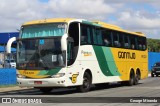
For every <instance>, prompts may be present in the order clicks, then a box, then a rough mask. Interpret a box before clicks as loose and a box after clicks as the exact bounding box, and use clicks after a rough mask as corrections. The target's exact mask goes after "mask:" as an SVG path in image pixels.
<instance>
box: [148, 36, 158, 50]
mask: <svg viewBox="0 0 160 106" xmlns="http://www.w3.org/2000/svg"><path fill="white" fill-rule="evenodd" d="M147 43H148V51H150V52H160V39H151V38H148V39H147Z"/></svg>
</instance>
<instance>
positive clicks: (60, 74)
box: [51, 73, 65, 78]
mask: <svg viewBox="0 0 160 106" xmlns="http://www.w3.org/2000/svg"><path fill="white" fill-rule="evenodd" d="M64 75H65V73H57V74H56V75H52V76H51V77H52V78H59V77H63V76H64Z"/></svg>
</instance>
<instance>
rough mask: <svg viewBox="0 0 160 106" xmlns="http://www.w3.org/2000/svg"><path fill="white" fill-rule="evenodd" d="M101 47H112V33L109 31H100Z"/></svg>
mask: <svg viewBox="0 0 160 106" xmlns="http://www.w3.org/2000/svg"><path fill="white" fill-rule="evenodd" d="M102 36H103V45H104V46H112V32H111V31H110V30H105V29H103V30H102Z"/></svg>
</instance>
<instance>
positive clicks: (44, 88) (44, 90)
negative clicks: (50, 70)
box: [38, 87, 53, 93]
mask: <svg viewBox="0 0 160 106" xmlns="http://www.w3.org/2000/svg"><path fill="white" fill-rule="evenodd" d="M38 89H39V90H40V91H41V92H43V93H50V92H51V91H52V90H53V88H51V87H41V88H38Z"/></svg>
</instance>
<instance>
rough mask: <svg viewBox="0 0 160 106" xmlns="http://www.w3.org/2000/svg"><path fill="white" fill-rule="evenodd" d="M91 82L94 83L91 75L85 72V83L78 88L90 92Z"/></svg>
mask: <svg viewBox="0 0 160 106" xmlns="http://www.w3.org/2000/svg"><path fill="white" fill-rule="evenodd" d="M91 84H92V78H91V75H90V74H89V73H88V72H85V73H84V76H83V83H82V85H81V86H79V87H78V90H79V91H80V92H88V91H89V90H90V88H91Z"/></svg>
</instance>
